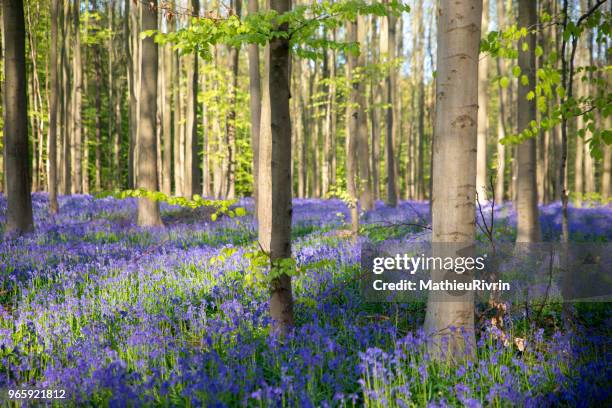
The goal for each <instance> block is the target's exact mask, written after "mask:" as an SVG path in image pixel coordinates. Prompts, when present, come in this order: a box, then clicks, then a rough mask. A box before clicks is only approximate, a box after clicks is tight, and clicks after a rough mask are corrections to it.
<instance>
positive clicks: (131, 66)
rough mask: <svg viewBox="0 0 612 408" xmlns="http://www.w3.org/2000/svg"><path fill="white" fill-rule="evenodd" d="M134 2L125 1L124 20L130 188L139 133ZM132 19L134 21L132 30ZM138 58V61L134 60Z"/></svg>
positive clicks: (132, 184)
mask: <svg viewBox="0 0 612 408" xmlns="http://www.w3.org/2000/svg"><path fill="white" fill-rule="evenodd" d="M131 3H132V2H131V1H128V0H126V1H125V16H124V21H123V36H124V41H125V51H126V56H127V77H128V89H129V99H128V127H129V150H128V188H134V187H135V186H136V183H135V181H136V175H135V173H136V172H135V168H136V165H135V156H136V134H137V130H138V128H137V121H138V118H137V109H136V107H137V105H136V104H137V101H138V98H137V96H136V95H137V91H138V89H137V86H136V80H137V75H136V69H137V68H136V66H137V65H138V63H139V61H138V59H137V56H138V51H137V47H138V42H137V41H135V39H134V37H135V33H137V32H138V18H137V17H138V6H137V5H136V4H134V7H133V8H132V9H130V4H131ZM130 21H131V22H132V24H131V28H132V30H131V31H130ZM134 60H136V61H134Z"/></svg>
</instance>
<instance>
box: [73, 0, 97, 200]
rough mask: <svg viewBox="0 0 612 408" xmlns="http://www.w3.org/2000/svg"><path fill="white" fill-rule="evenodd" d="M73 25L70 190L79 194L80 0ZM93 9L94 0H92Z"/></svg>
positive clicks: (81, 91) (80, 99)
mask: <svg viewBox="0 0 612 408" xmlns="http://www.w3.org/2000/svg"><path fill="white" fill-rule="evenodd" d="M72 8H73V10H72V12H73V14H72V18H73V27H74V37H73V39H72V50H73V54H72V123H71V124H70V125H71V126H72V131H71V133H72V146H71V148H72V151H71V156H70V158H71V160H72V162H71V167H72V174H71V177H72V179H71V192H72V193H73V194H79V193H82V192H83V186H82V181H83V175H82V171H83V169H82V167H81V166H82V158H83V151H82V144H83V141H82V132H81V125H82V123H81V106H82V100H83V70H82V61H81V28H80V15H81V13H80V1H78V0H74V2H73V7H72ZM94 10H95V0H94Z"/></svg>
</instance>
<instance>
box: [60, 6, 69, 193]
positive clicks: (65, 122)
mask: <svg viewBox="0 0 612 408" xmlns="http://www.w3.org/2000/svg"><path fill="white" fill-rule="evenodd" d="M63 33H64V41H63V44H62V88H63V90H62V116H63V117H62V159H61V161H60V163H62V169H63V175H62V179H63V192H64V194H65V195H68V194H70V193H71V190H72V188H71V181H72V180H71V176H70V175H71V166H70V163H71V154H70V146H71V145H72V140H71V139H72V138H71V130H70V124H71V123H72V109H71V106H70V101H71V95H70V94H71V92H70V67H69V63H68V48H69V46H70V2H68V1H66V2H65V3H64V19H63Z"/></svg>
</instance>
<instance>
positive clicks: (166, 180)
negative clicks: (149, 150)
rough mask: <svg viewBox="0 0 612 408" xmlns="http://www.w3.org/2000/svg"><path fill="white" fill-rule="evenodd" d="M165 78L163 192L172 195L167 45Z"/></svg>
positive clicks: (170, 78)
mask: <svg viewBox="0 0 612 408" xmlns="http://www.w3.org/2000/svg"><path fill="white" fill-rule="evenodd" d="M162 60H163V76H162V81H163V85H162V93H163V97H162V137H163V141H164V143H163V145H164V154H163V160H162V163H163V164H162V167H163V172H162V191H163V192H164V194H166V195H170V194H171V193H172V83H173V81H174V78H173V74H174V72H173V71H172V47H171V45H170V44H166V45H164V46H163V48H162Z"/></svg>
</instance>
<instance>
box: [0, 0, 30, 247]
mask: <svg viewBox="0 0 612 408" xmlns="http://www.w3.org/2000/svg"><path fill="white" fill-rule="evenodd" d="M2 18H3V26H4V27H3V28H4V44H5V49H4V98H3V102H4V131H3V134H4V146H5V148H4V154H5V166H6V177H7V201H8V209H7V226H6V231H7V232H8V233H12V234H16V235H21V234H23V233H26V232H29V231H32V230H33V229H34V222H33V219H32V196H31V194H30V174H29V171H30V168H29V160H28V157H29V152H28V108H27V94H26V92H27V91H26V89H27V88H26V84H27V80H26V63H25V21H24V12H23V0H3V1H2Z"/></svg>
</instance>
